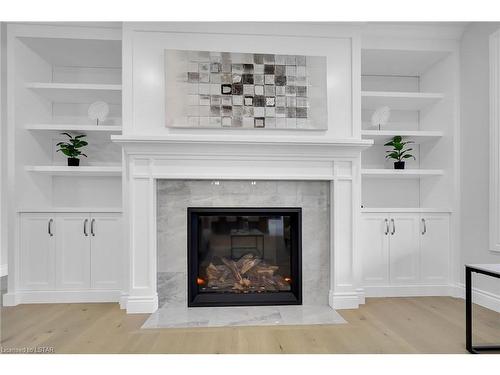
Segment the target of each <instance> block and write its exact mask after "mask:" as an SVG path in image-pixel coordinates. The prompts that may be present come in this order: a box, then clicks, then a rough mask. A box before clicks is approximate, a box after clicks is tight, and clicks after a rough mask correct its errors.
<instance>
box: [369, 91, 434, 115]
mask: <svg viewBox="0 0 500 375" xmlns="http://www.w3.org/2000/svg"><path fill="white" fill-rule="evenodd" d="M443 97H444V95H443V94H440V93H429V92H395V91H361V107H362V108H363V109H370V110H375V109H377V108H380V107H383V106H388V107H389V108H391V109H396V110H408V111H419V110H421V109H424V108H426V107H428V106H430V105H432V104H435V103H437V102H438V101H439V100H441V99H443Z"/></svg>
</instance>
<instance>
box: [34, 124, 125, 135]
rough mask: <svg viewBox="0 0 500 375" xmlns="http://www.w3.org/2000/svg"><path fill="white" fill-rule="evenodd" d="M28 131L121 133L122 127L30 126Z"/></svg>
mask: <svg viewBox="0 0 500 375" xmlns="http://www.w3.org/2000/svg"><path fill="white" fill-rule="evenodd" d="M26 129H28V130H35V131H58V132H103V133H120V132H121V131H122V127H121V126H117V125H99V126H97V125H74V124H28V125H26Z"/></svg>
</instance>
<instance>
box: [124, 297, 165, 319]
mask: <svg viewBox="0 0 500 375" xmlns="http://www.w3.org/2000/svg"><path fill="white" fill-rule="evenodd" d="M125 298H126V302H125V301H122V304H123V305H125V306H126V309H127V314H151V313H154V312H155V311H156V310H158V295H156V294H155V295H154V296H130V295H129V296H126V297H125Z"/></svg>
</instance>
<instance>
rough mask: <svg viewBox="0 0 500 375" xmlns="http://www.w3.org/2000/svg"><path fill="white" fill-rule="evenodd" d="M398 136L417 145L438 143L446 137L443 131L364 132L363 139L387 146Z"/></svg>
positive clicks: (362, 132)
mask: <svg viewBox="0 0 500 375" xmlns="http://www.w3.org/2000/svg"><path fill="white" fill-rule="evenodd" d="M396 135H400V136H402V137H405V138H408V139H409V140H411V141H414V142H415V143H417V144H421V143H425V142H429V141H436V140H438V139H439V138H441V137H443V136H444V132H442V131H425V130H362V131H361V136H362V137H363V139H373V141H374V143H375V144H385V143H387V142H389V141H390V140H391V139H392V138H393V137H395V136H396Z"/></svg>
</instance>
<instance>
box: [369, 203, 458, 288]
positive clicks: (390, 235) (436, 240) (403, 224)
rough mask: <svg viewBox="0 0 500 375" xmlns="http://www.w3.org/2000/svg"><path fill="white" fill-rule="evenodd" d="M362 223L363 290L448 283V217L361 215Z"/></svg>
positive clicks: (437, 214)
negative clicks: (367, 288) (365, 288)
mask: <svg viewBox="0 0 500 375" xmlns="http://www.w3.org/2000/svg"><path fill="white" fill-rule="evenodd" d="M361 222H362V226H361V254H362V259H363V277H362V279H363V286H364V287H374V286H414V285H446V284H447V283H448V270H449V266H450V263H449V259H450V255H449V254H450V224H449V214H447V213H390V212H381V213H363V214H362V220H361ZM369 294H370V293H368V295H369ZM402 294H404V292H403V293H402Z"/></svg>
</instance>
